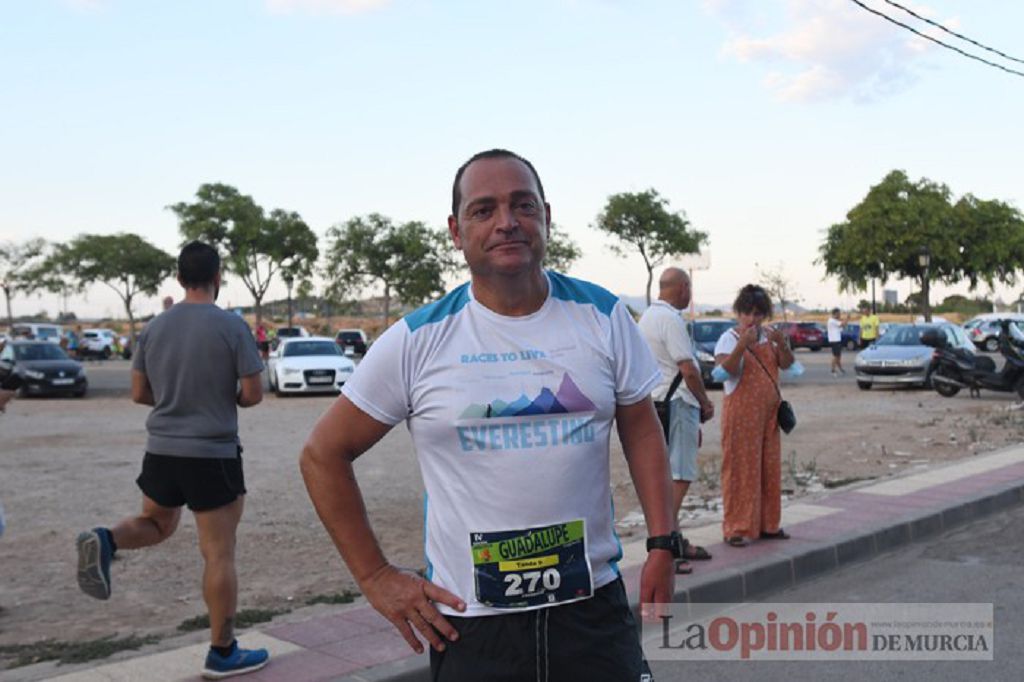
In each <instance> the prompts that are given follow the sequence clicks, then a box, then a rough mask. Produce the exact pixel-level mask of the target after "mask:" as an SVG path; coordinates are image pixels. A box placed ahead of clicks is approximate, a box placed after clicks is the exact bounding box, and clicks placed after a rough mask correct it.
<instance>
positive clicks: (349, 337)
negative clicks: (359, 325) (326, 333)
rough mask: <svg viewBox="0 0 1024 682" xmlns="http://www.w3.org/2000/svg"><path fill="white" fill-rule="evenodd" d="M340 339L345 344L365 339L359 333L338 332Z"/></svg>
mask: <svg viewBox="0 0 1024 682" xmlns="http://www.w3.org/2000/svg"><path fill="white" fill-rule="evenodd" d="M338 338H339V339H341V340H342V341H344V342H345V343H350V342H353V341H362V340H363V337H362V336H361V335H360V334H359V332H338Z"/></svg>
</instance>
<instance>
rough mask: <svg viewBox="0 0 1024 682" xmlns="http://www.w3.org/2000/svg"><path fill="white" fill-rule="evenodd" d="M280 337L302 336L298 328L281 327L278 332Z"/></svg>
mask: <svg viewBox="0 0 1024 682" xmlns="http://www.w3.org/2000/svg"><path fill="white" fill-rule="evenodd" d="M277 335H278V336H302V332H300V331H299V328H298V327H281V328H280V329H278V330H277Z"/></svg>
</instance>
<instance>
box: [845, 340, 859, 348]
mask: <svg viewBox="0 0 1024 682" xmlns="http://www.w3.org/2000/svg"><path fill="white" fill-rule="evenodd" d="M846 349H847V350H857V342H856V341H854V340H853V339H850V340H849V341H847V342H846Z"/></svg>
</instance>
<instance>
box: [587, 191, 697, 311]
mask: <svg viewBox="0 0 1024 682" xmlns="http://www.w3.org/2000/svg"><path fill="white" fill-rule="evenodd" d="M593 227H595V228H597V229H598V230H601V231H602V232H605V233H607V234H608V235H610V236H612V237H614V238H615V239H616V240H617V241H616V242H612V243H611V244H610V245H609V248H610V249H611V250H612V252H613V253H615V254H617V255H619V256H625V255H627V254H628V253H630V252H634V251H635V252H637V253H639V254H640V257H641V258H643V261H644V266H645V267H646V268H647V303H648V305H649V304H650V302H651V282H652V281H653V279H654V275H653V272H654V268H656V267H658V266H659V265H661V264H662V263H663V262H664V261H665V259H666V258H668V257H669V256H682V255H686V254H689V253H697V252H698V251H699V250H700V247H701V245H702V244H706V243H707V235H706V234H705V233H703V232H699V231H697V230H695V229H691V226H690V221H689V220H687V218H686V215H685V214H684V213H682V212H681V211H680V212H678V213H671V212H670V211H669V210H668V201H667V200H665V199H662V198H661V196H659V195H658V193H657V192H656V191H655V190H653V189H649V190H647V191H645V192H637V193H628V192H627V193H623V194H613V195H611V196H610V197H608V201H607V203H606V204H605V207H604V210H603V211H601V213H600V214H598V216H597V219H596V221H595V223H594V225H593Z"/></svg>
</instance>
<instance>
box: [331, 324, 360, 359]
mask: <svg viewBox="0 0 1024 682" xmlns="http://www.w3.org/2000/svg"><path fill="white" fill-rule="evenodd" d="M334 342H335V343H337V344H338V347H339V348H341V350H342V351H344V353H345V355H359V356H363V355H366V346H367V339H366V332H364V331H363V330H362V329H339V330H338V333H337V334H336V335H335V336H334Z"/></svg>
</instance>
